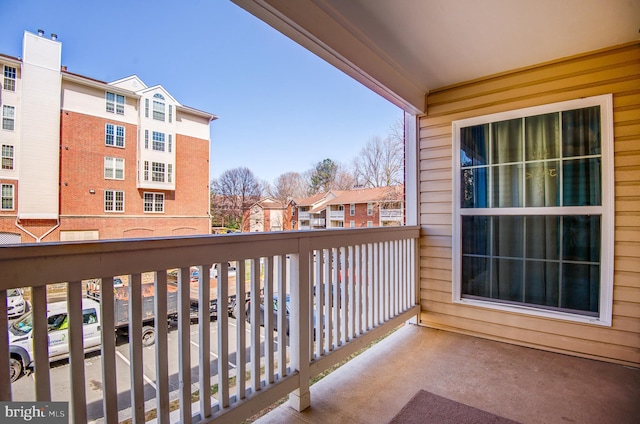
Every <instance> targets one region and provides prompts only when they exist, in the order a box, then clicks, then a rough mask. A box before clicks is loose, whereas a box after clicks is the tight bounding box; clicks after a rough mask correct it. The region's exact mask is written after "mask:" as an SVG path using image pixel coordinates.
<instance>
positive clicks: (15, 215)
mask: <svg viewBox="0 0 640 424" xmlns="http://www.w3.org/2000/svg"><path fill="white" fill-rule="evenodd" d="M61 53H62V44H61V42H60V41H58V40H57V37H56V36H55V34H52V35H51V37H45V36H44V32H43V31H39V32H38V34H33V33H30V32H26V31H25V34H24V39H23V55H22V57H21V58H16V57H11V56H6V55H0V67H1V68H2V70H3V82H2V87H1V88H2V90H0V104H1V106H2V117H3V120H2V127H1V128H0V144H1V148H2V169H1V170H0V184H1V186H2V205H1V209H0V244H8V243H32V242H41V241H58V240H60V241H71V240H95V239H115V238H130V237H157V236H174V235H191V234H209V233H210V217H209V145H210V123H211V122H212V121H213V120H215V119H216V118H217V117H216V116H215V115H213V114H211V113H208V112H203V111H200V110H196V109H193V108H190V107H187V106H184V105H182V104H181V103H180V102H179V101H178V100H176V99H175V98H174V97H173V96H172V95H171V94H170V93H169V92H168V91H167V90H166V89H165V88H164V87H162V86H161V85H155V86H151V87H149V86H147V85H146V84H145V83H144V82H143V81H142V80H141V79H140V78H138V77H137V76H135V75H134V76H130V77H127V78H123V79H120V80H117V81H114V82H110V83H106V82H102V81H98V80H95V79H92V78H89V77H86V76H83V75H78V74H75V73H72V72H69V71H68V70H67V69H66V67H65V66H61Z"/></svg>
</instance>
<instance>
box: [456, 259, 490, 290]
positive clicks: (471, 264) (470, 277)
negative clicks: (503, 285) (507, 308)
mask: <svg viewBox="0 0 640 424" xmlns="http://www.w3.org/2000/svg"><path fill="white" fill-rule="evenodd" d="M487 263H488V259H487V258H477V257H473V256H462V294H466V295H471V296H482V297H489V295H490V287H489V276H488V268H487Z"/></svg>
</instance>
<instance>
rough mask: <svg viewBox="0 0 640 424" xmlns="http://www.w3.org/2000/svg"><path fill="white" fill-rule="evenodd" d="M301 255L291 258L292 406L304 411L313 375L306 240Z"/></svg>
mask: <svg viewBox="0 0 640 424" xmlns="http://www.w3.org/2000/svg"><path fill="white" fill-rule="evenodd" d="M298 243H299V244H298V253H297V254H292V255H291V264H290V266H291V305H292V309H293V310H292V311H290V327H291V328H290V338H291V339H290V341H291V366H292V368H293V369H294V370H297V371H298V375H299V379H300V380H299V383H298V388H297V389H296V390H294V391H293V392H292V393H291V394H289V406H290V407H292V408H293V409H295V410H296V411H298V412H300V411H303V410H305V409H307V408H308V407H309V406H311V393H310V392H309V380H310V378H311V372H310V368H309V360H310V358H311V347H310V343H309V340H310V337H311V335H310V330H309V323H310V322H311V321H310V313H311V304H310V302H309V298H310V289H309V281H310V275H309V272H310V261H309V255H310V253H309V252H310V249H309V239H308V238H307V237H302V238H300V239H299V242H298Z"/></svg>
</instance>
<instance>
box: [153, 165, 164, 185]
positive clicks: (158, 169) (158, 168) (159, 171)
mask: <svg viewBox="0 0 640 424" xmlns="http://www.w3.org/2000/svg"><path fill="white" fill-rule="evenodd" d="M164 169H165V166H164V163H162V162H151V181H156V182H160V183H163V182H164V181H165V171H164Z"/></svg>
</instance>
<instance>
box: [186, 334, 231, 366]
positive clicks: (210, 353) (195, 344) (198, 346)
mask: <svg viewBox="0 0 640 424" xmlns="http://www.w3.org/2000/svg"><path fill="white" fill-rule="evenodd" d="M190 341H191V344H192V345H194V346H195V347H196V348H198V349H200V345H199V344H198V343H196V342H194V341H193V340H190ZM209 355H211V356H213V357H214V358H216V359H218V355H216V354H215V353H213V352H211V351H209ZM227 363H228V364H229V365H231V368H237V367H236V364H234V363H232V362H227Z"/></svg>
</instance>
